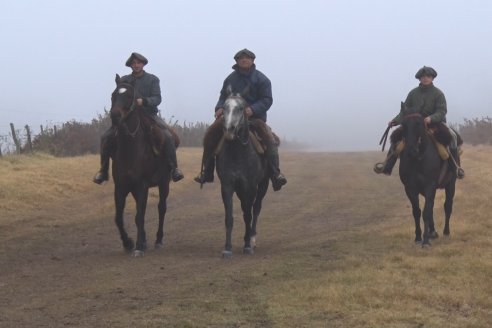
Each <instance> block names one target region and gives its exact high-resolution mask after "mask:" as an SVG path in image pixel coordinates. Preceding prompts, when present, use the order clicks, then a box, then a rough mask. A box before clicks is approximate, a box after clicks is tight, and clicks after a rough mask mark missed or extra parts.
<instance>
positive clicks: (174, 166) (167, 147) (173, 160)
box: [164, 129, 184, 182]
mask: <svg viewBox="0 0 492 328" xmlns="http://www.w3.org/2000/svg"><path fill="white" fill-rule="evenodd" d="M164 134H165V138H164V156H165V158H167V160H168V163H169V167H170V168H171V179H172V180H173V181H174V182H178V181H179V180H181V179H183V178H184V174H183V172H181V170H180V169H179V168H178V158H177V157H176V145H175V143H174V138H173V136H172V134H171V132H169V131H168V130H167V129H164Z"/></svg>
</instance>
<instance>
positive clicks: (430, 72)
mask: <svg viewBox="0 0 492 328" xmlns="http://www.w3.org/2000/svg"><path fill="white" fill-rule="evenodd" d="M422 76H432V77H436V76H437V72H436V70H435V69H433V68H432V67H429V66H424V67H422V68H421V69H419V70H418V72H417V73H416V74H415V78H416V79H420V78H421V77H422Z"/></svg>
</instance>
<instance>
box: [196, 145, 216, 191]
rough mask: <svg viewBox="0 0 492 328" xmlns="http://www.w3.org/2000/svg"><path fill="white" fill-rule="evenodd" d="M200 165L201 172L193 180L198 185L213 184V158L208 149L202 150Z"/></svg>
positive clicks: (211, 152)
mask: <svg viewBox="0 0 492 328" xmlns="http://www.w3.org/2000/svg"><path fill="white" fill-rule="evenodd" d="M202 165H203V170H202V171H201V172H200V174H199V175H198V176H196V177H195V179H194V180H195V181H196V182H198V183H199V184H204V183H206V182H214V170H215V156H214V155H213V151H211V150H210V149H208V147H206V148H204V149H203V157H202Z"/></svg>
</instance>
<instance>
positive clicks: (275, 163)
mask: <svg viewBox="0 0 492 328" xmlns="http://www.w3.org/2000/svg"><path fill="white" fill-rule="evenodd" d="M255 58H256V56H255V54H254V53H253V52H252V51H250V50H248V49H242V50H240V51H239V52H237V53H236V55H235V56H234V60H235V61H236V64H235V65H234V66H232V69H233V70H234V71H233V72H232V73H231V74H229V76H228V77H227V78H226V79H225V80H224V83H223V86H222V90H221V91H220V97H219V101H218V102H217V105H216V106H215V118H216V120H215V122H214V123H213V124H212V125H210V127H209V128H208V130H207V132H206V133H205V137H204V140H203V145H204V149H203V159H202V163H203V171H202V172H200V174H199V175H198V176H197V177H196V178H195V181H196V182H198V183H200V184H203V183H205V182H213V181H214V169H215V156H214V154H213V152H214V149H215V147H216V146H217V144H218V143H219V141H220V139H221V137H222V124H223V120H222V119H221V118H222V113H223V111H224V108H223V106H224V102H225V100H226V98H227V97H228V96H229V92H228V87H230V88H231V90H230V91H232V93H233V94H236V93H239V94H240V93H242V92H243V91H244V90H248V92H247V94H245V95H244V96H243V98H244V100H246V102H247V104H248V106H247V107H246V109H245V113H246V115H247V117H248V119H249V121H250V123H251V124H252V126H253V128H254V129H256V131H258V133H259V134H260V136H261V137H262V140H265V142H266V146H267V149H266V153H265V155H266V158H267V160H268V162H269V165H270V167H272V171H273V172H272V176H271V180H272V186H273V189H274V190H275V191H277V190H280V189H281V188H282V186H283V185H285V184H286V183H287V179H286V178H285V177H284V175H283V174H282V173H281V172H280V167H279V155H278V146H277V143H276V142H275V139H274V136H273V133H272V132H271V129H270V127H269V126H268V125H267V124H266V120H267V111H268V110H269V109H270V107H271V106H272V103H273V98H272V84H271V82H270V80H269V79H268V77H266V76H265V74H263V73H262V72H260V71H258V70H257V69H256V65H255V64H254V61H255ZM262 134H263V135H262Z"/></svg>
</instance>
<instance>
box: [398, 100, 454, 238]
mask: <svg viewBox="0 0 492 328" xmlns="http://www.w3.org/2000/svg"><path fill="white" fill-rule="evenodd" d="M401 112H402V117H403V122H402V127H403V129H402V133H403V140H404V142H405V148H404V150H403V151H402V153H401V154H400V180H401V182H402V183H403V185H404V186H405V192H406V194H407V197H408V199H409V200H410V203H411V204H412V214H413V217H414V220H415V242H422V246H429V245H430V241H429V239H430V238H437V237H438V234H437V232H436V230H435V228H434V215H433V212H434V199H435V196H436V190H437V189H438V188H444V190H445V193H446V200H445V202H444V213H445V224H444V235H446V236H448V235H449V234H450V230H449V220H450V218H451V213H452V211H453V198H454V194H455V185H456V169H455V167H454V166H452V165H450V164H449V163H447V161H444V160H442V159H441V157H440V156H439V153H438V151H437V148H436V144H435V142H434V140H432V139H431V137H430V136H429V134H428V133H427V132H426V127H425V124H424V118H423V117H422V115H421V114H420V113H419V111H418V110H417V109H416V108H407V107H406V106H405V104H404V103H402V104H401ZM419 194H420V195H422V196H424V198H425V203H424V209H423V213H422V211H421V210H420V206H419ZM421 215H422V218H423V220H424V231H423V237H424V239H423V240H422V230H421V228H420V216H421Z"/></svg>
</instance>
